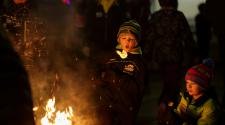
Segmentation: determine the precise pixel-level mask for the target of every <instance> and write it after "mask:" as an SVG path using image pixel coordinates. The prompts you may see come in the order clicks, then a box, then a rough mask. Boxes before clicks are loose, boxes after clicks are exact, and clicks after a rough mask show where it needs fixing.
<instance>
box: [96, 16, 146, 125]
mask: <svg viewBox="0 0 225 125" xmlns="http://www.w3.org/2000/svg"><path fill="white" fill-rule="evenodd" d="M140 31H141V28H140V25H139V24H138V23H137V22H136V21H134V20H129V21H126V22H124V23H123V24H122V25H121V26H120V28H119V31H118V35H117V42H118V45H117V46H116V50H115V52H114V53H112V55H111V56H109V58H108V60H107V61H106V62H105V64H103V67H102V69H101V78H100V84H98V85H97V92H98V93H97V105H98V106H99V107H98V113H99V122H100V123H99V124H98V125H115V124H116V125H134V124H135V118H136V116H137V113H138V111H139V107H140V104H141V100H142V96H143V91H144V88H145V84H146V82H147V81H146V80H147V77H146V71H145V69H146V68H145V64H144V61H143V58H142V51H141V48H140V47H139V42H140Z"/></svg>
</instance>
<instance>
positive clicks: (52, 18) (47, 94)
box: [24, 0, 95, 125]
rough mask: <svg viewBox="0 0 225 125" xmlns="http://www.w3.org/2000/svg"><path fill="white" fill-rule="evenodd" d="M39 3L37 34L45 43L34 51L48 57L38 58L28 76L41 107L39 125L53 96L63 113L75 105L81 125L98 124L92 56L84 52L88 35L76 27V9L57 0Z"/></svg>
mask: <svg viewBox="0 0 225 125" xmlns="http://www.w3.org/2000/svg"><path fill="white" fill-rule="evenodd" d="M36 4H37V6H36V7H37V8H35V9H36V10H35V11H32V13H31V15H35V16H36V17H37V18H38V20H39V24H40V25H36V24H35V26H38V27H36V28H37V30H38V31H37V32H39V35H40V36H41V37H39V40H37V41H39V43H38V44H40V43H42V46H38V45H37V46H38V47H34V46H33V47H32V49H37V50H40V51H39V52H43V53H44V54H43V55H41V56H34V57H35V58H34V60H35V61H34V64H32V65H33V66H32V68H30V69H28V73H29V78H30V82H31V88H32V94H33V99H34V106H38V107H40V108H39V110H38V111H36V112H35V117H36V118H35V119H36V121H37V125H39V124H40V123H39V122H40V119H41V117H43V115H44V112H45V111H44V106H45V105H46V103H47V101H48V99H50V98H52V97H53V96H54V97H55V98H56V107H57V108H59V109H60V110H65V107H68V106H72V108H73V110H74V114H75V116H74V121H75V123H76V124H77V125H94V124H95V112H94V110H95V105H94V104H93V101H92V92H93V90H92V81H91V77H90V73H89V71H90V69H89V68H90V67H89V66H88V65H89V63H88V62H87V57H86V56H87V55H88V54H87V53H83V52H84V51H83V50H87V49H86V48H85V46H84V43H83V42H84V41H85V34H82V32H80V30H79V28H78V27H76V25H75V24H76V22H75V21H76V20H75V19H76V16H77V13H76V8H75V6H74V5H73V3H71V5H65V4H63V3H61V1H56V0H40V1H37V3H36ZM31 9H32V8H31ZM28 32H31V33H30V36H32V37H30V38H31V39H32V38H34V37H35V36H36V34H34V33H33V34H32V32H33V31H28ZM40 41H41V42H40ZM31 42H33V41H31ZM31 51H32V50H31ZM40 54H42V53H39V55H40ZM24 62H26V60H24Z"/></svg>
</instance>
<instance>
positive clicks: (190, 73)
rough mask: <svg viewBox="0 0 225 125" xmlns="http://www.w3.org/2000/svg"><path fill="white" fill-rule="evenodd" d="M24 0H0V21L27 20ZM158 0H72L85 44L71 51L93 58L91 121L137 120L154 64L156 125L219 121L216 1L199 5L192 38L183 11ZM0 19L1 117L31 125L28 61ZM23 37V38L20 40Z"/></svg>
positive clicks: (103, 124)
mask: <svg viewBox="0 0 225 125" xmlns="http://www.w3.org/2000/svg"><path fill="white" fill-rule="evenodd" d="M221 1H222V0H221ZM26 2H29V0H22V1H20V0H14V1H10V0H9V1H7V0H4V1H1V4H0V6H1V8H4V9H1V12H0V14H1V20H0V21H1V24H3V23H5V24H6V23H7V22H4V21H6V20H2V17H6V16H5V14H6V13H8V14H11V15H9V16H14V15H16V16H19V17H18V18H21V19H20V20H26V18H27V17H26V16H27V13H28V12H27V11H29V8H26V9H24V8H23V10H26V12H24V11H23V12H19V11H16V10H17V9H18V8H17V7H20V8H21V6H23V5H26ZM36 2H37V1H36ZM158 2H159V5H160V10H158V11H156V12H154V13H151V11H150V10H151V9H150V7H151V0H95V1H94V0H83V1H82V0H75V1H72V2H71V5H72V6H73V7H75V9H74V11H75V12H74V14H76V16H74V17H75V19H74V20H73V21H74V23H76V24H75V25H72V26H75V28H76V33H77V34H79V36H81V39H79V40H81V41H82V45H83V46H85V47H87V48H85V50H83V49H84V48H78V47H77V48H76V47H74V48H76V49H81V50H79V51H71V52H72V55H73V54H75V55H79V57H81V56H80V55H81V53H82V56H86V58H85V59H87V60H88V61H89V63H88V65H92V66H91V67H92V68H93V70H89V71H91V72H90V74H94V77H95V80H93V84H94V88H93V89H92V90H93V92H92V93H93V100H92V101H93V102H94V104H95V108H96V113H97V119H98V122H97V124H98V125H136V124H137V121H136V120H137V115H138V112H139V110H140V107H141V104H142V99H143V97H144V93H145V91H146V88H147V85H148V84H154V83H149V75H151V72H152V71H153V70H154V71H155V70H157V71H159V74H160V76H161V77H160V78H161V79H162V81H163V83H162V85H163V88H162V93H161V95H160V98H159V99H158V109H159V110H158V114H157V115H158V116H157V121H158V122H157V123H158V124H159V125H165V124H167V125H220V124H221V125H222V122H221V121H220V120H221V117H222V113H223V111H224V109H223V107H221V105H223V104H224V102H225V101H224V100H225V99H224V98H225V95H224V96H223V100H222V102H220V100H218V97H217V95H216V93H215V90H213V87H212V84H211V81H212V79H213V77H214V72H215V65H216V64H217V63H216V62H215V61H214V60H213V59H210V58H209V57H210V56H209V52H210V51H209V50H210V49H209V48H210V40H211V35H212V29H213V31H214V32H215V34H216V37H217V39H218V41H219V43H220V45H221V46H220V47H221V49H220V53H221V65H222V67H223V71H224V67H225V66H224V63H225V62H224V58H223V55H224V41H223V40H224V36H225V35H224V29H225V28H224V27H223V26H224V25H222V24H223V23H221V22H222V21H221V20H222V18H221V17H223V16H220V17H217V16H215V15H214V13H216V10H214V7H215V5H217V4H218V3H219V2H220V1H219V0H218V1H216V2H215V3H217V2H218V3H217V4H214V3H213V2H212V0H207V1H206V3H203V4H201V5H199V12H200V14H199V15H197V16H196V18H195V21H196V36H197V41H195V39H194V37H193V33H192V31H191V29H190V26H189V24H188V21H187V19H186V17H185V15H184V14H183V12H181V11H179V10H178V6H179V3H178V0H158ZM9 4H12V5H14V7H13V6H9ZM33 4H34V3H33ZM220 5H222V3H221V4H220ZM7 7H9V8H10V7H12V8H13V9H9V8H7ZM23 7H24V6H23ZM33 7H34V6H33ZM35 7H36V6H35ZM219 7H221V6H219ZM37 8H38V7H37ZM222 8H223V7H222ZM14 9H16V10H14ZM15 12H17V13H16V14H15ZM21 14H22V16H21ZM24 14H25V15H24ZM2 21H3V22H2ZM73 21H72V22H73ZM217 21H219V22H217ZM12 25H14V24H12ZM21 25H23V26H24V25H25V24H24V23H23V24H21ZM3 26H4V25H1V29H0V31H1V41H0V42H1V43H0V51H1V56H0V59H1V61H0V62H1V64H0V66H1V68H0V70H1V71H0V81H1V83H5V84H4V87H5V88H4V87H3V88H2V92H3V94H2V95H1V97H2V99H3V100H2V101H1V103H0V105H1V110H0V115H1V118H0V119H1V121H2V123H5V124H7V125H11V124H18V125H34V124H35V121H34V115H33V111H32V108H33V100H32V98H33V97H32V96H33V95H32V91H31V88H30V81H29V75H28V73H27V70H28V69H27V68H26V67H24V66H26V65H24V64H26V60H24V59H23V58H22V59H21V57H22V55H21V53H19V52H17V51H15V50H14V49H16V48H15V45H14V44H13V43H12V41H16V42H17V44H18V45H19V44H20V42H21V40H19V39H16V40H15V38H16V37H17V36H16V34H17V32H18V30H17V29H16V28H15V27H14V28H13V27H12V28H11V29H10V30H12V31H10V33H9V31H8V33H7V32H6V31H5V30H6V28H7V27H4V28H3ZM24 32H25V31H23V33H24ZM23 37H25V36H23ZM25 41H26V39H24V38H23V39H22V42H25ZM62 44H64V43H61V44H60V45H62ZM26 45H27V44H26ZM30 47H31V49H32V46H30ZM23 49H26V48H23ZM45 49H47V48H45ZM65 49H66V48H65ZM24 51H25V50H24ZM24 51H23V54H25V52H24ZM49 51H52V50H49ZM76 52H78V53H76ZM70 54H71V53H70ZM33 61H35V59H34V60H33ZM32 63H33V62H32ZM70 65H73V64H70ZM34 66H35V65H34ZM36 66H37V65H36ZM45 68H46V67H45ZM89 68H90V67H89ZM93 72H94V73H93ZM224 72H225V71H224ZM223 75H224V74H223ZM92 77H93V76H92ZM183 81H184V83H183ZM224 83H225V82H224ZM21 114H23V115H21ZM11 119H13V120H11Z"/></svg>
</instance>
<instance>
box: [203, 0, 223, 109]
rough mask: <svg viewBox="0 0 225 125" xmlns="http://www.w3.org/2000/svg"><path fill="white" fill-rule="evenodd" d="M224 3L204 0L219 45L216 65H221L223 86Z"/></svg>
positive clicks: (216, 0) (220, 0)
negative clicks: (218, 56)
mask: <svg viewBox="0 0 225 125" xmlns="http://www.w3.org/2000/svg"><path fill="white" fill-rule="evenodd" d="M224 5H225V1H224V0H206V14H207V17H208V19H209V21H210V23H211V24H212V27H213V32H214V34H215V36H216V40H217V42H218V46H219V55H220V60H219V62H218V65H219V66H220V67H221V69H222V73H223V77H222V78H223V83H224V84H223V87H225V79H224V78H225V58H224V57H225V23H224V22H225V14H224V13H221V12H223V11H224V9H225V7H224ZM223 90H225V89H223ZM223 92H224V94H223V97H222V105H224V104H225V91H223Z"/></svg>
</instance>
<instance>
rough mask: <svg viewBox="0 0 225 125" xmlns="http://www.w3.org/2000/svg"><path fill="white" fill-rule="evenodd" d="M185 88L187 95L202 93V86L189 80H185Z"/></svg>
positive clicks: (196, 95) (193, 95)
mask: <svg viewBox="0 0 225 125" xmlns="http://www.w3.org/2000/svg"><path fill="white" fill-rule="evenodd" d="M186 89H187V92H188V93H189V95H191V96H192V97H198V96H200V95H202V87H200V86H199V85H198V84H197V83H195V82H192V81H190V80H187V81H186Z"/></svg>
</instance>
